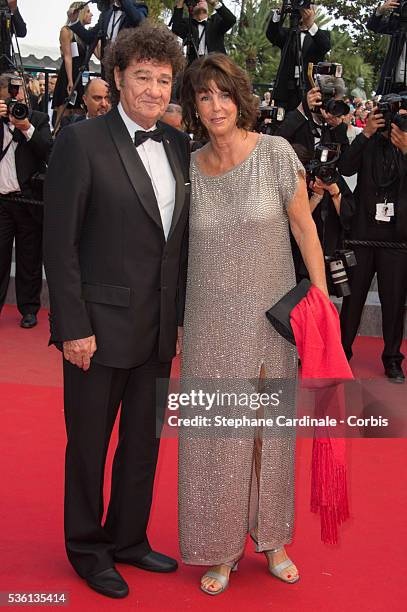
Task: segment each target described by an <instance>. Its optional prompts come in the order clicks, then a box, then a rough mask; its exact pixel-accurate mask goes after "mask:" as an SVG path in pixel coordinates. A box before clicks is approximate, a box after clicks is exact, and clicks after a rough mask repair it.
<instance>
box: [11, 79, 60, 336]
mask: <svg viewBox="0 0 407 612" xmlns="http://www.w3.org/2000/svg"><path fill="white" fill-rule="evenodd" d="M10 80H11V76H10V75H1V76H0V143H1V153H0V311H1V309H2V308H3V305H4V302H5V300H6V295H7V287H8V283H9V279H10V268H11V259H12V252H13V242H14V240H15V242H16V277H15V283H16V297H17V306H18V309H19V311H20V313H21V315H22V319H21V322H20V325H21V327H24V328H26V329H28V328H31V327H34V326H35V325H36V324H37V317H36V315H37V312H38V310H39V308H40V305H41V304H40V293H41V287H42V213H43V211H42V206H40V205H38V204H30V203H27V202H21V201H20V202H19V197H21V196H23V197H24V198H28V199H33V198H34V199H37V197H38V194H37V193H35V191H34V185H33V183H32V179H33V176H34V175H35V174H36V173H37V172H44V171H45V164H46V161H47V159H48V155H49V153H50V150H51V146H52V137H51V132H50V128H49V124H48V116H47V115H45V114H44V113H40V112H37V111H32V112H31V113H30V114H29V116H28V117H27V118H26V119H23V120H17V119H15V118H14V117H13V116H12V114H11V113H10V107H9V106H8V105H7V104H6V103H5V102H6V101H7V100H8V99H9V98H10V94H9V92H8V88H9V83H10ZM15 80H16V81H17V85H18V81H21V79H15ZM13 81H14V79H13ZM16 99H17V100H18V101H19V102H24V101H25V98H24V91H23V87H22V81H21V86H20V88H19V89H18V93H17V96H16Z"/></svg>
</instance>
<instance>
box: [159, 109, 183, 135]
mask: <svg viewBox="0 0 407 612" xmlns="http://www.w3.org/2000/svg"><path fill="white" fill-rule="evenodd" d="M162 121H164V123H167V124H168V125H172V127H175V128H177V130H182V108H181V107H180V106H179V105H178V104H170V105H169V107H168V108H167V110H166V111H165V113H164V115H163V116H162Z"/></svg>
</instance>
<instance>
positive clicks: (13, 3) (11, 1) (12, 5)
mask: <svg viewBox="0 0 407 612" xmlns="http://www.w3.org/2000/svg"><path fill="white" fill-rule="evenodd" d="M7 4H8V7H9V9H10V11H11V12H12V13H15V12H16V10H17V0H7Z"/></svg>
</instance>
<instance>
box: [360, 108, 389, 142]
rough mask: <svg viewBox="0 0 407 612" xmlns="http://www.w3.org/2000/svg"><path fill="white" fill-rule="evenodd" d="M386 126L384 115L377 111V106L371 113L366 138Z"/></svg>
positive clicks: (364, 132)
mask: <svg viewBox="0 0 407 612" xmlns="http://www.w3.org/2000/svg"><path fill="white" fill-rule="evenodd" d="M385 126H386V122H385V120H384V119H383V115H382V114H381V113H378V112H377V106H375V107H374V109H373V111H372V112H371V113H370V114H369V117H368V119H367V123H366V127H365V128H364V130H363V134H364V135H365V136H366V138H370V137H371V136H373V134H376V132H377V130H378V129H380V128H384V127H385Z"/></svg>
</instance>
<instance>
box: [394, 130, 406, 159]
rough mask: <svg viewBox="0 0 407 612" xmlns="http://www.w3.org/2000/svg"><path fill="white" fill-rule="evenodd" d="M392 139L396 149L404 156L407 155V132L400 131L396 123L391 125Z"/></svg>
mask: <svg viewBox="0 0 407 612" xmlns="http://www.w3.org/2000/svg"><path fill="white" fill-rule="evenodd" d="M390 139H391V141H392V143H393V144H394V146H395V147H397V148H398V149H399V150H400V151H401V152H402V153H403V154H404V155H405V154H406V153H407V132H403V130H400V128H399V127H398V125H396V124H395V123H392V124H391V136H390Z"/></svg>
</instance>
